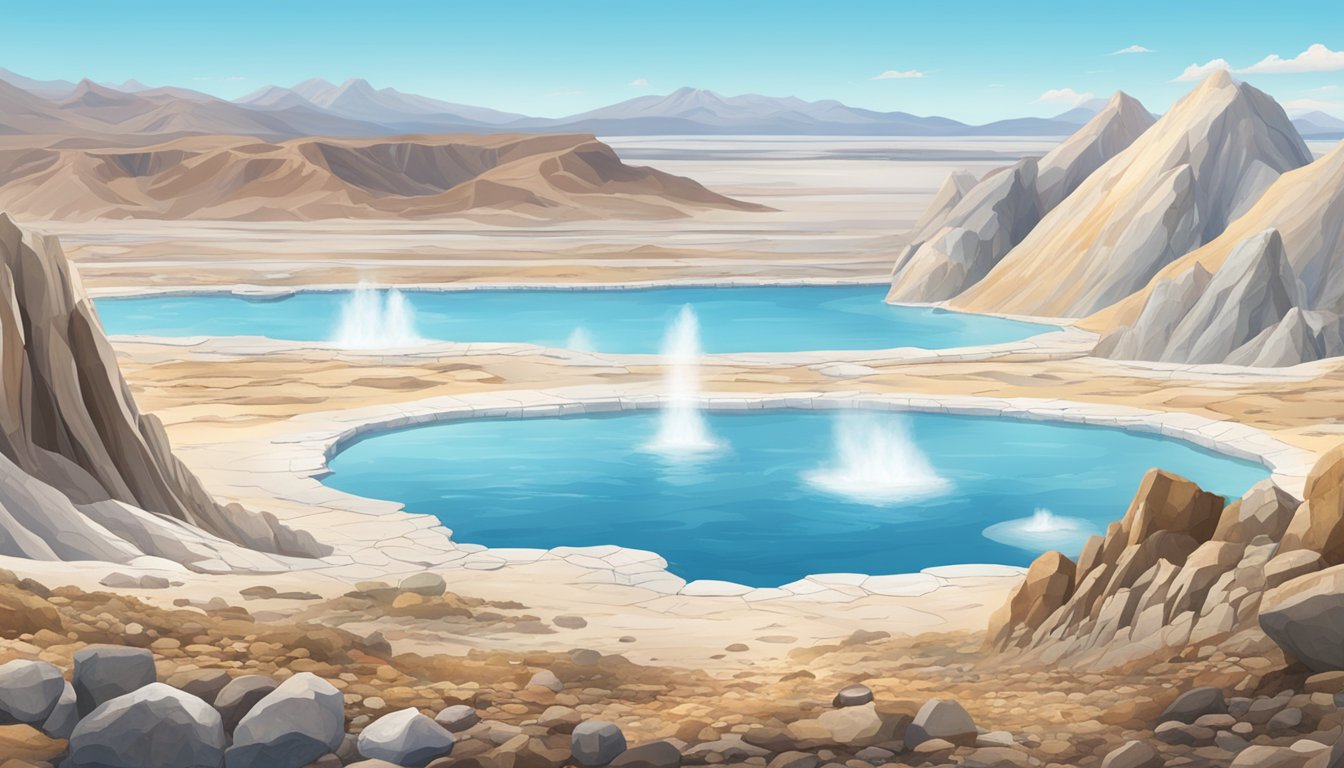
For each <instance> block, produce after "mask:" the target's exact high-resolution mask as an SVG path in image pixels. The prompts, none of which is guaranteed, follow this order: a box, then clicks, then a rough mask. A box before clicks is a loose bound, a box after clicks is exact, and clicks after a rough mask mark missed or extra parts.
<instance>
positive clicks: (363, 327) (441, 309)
mask: <svg viewBox="0 0 1344 768" xmlns="http://www.w3.org/2000/svg"><path fill="white" fill-rule="evenodd" d="M884 292H885V287H883V286H871V285H868V286H785V287H780V286H764V287H742V288H737V287H732V288H655V289H647V290H642V289H641V290H579V291H557V290H477V291H448V292H445V291H399V292H387V291H359V292H352V291H337V292H301V293H297V294H293V295H290V296H288V297H285V298H281V299H265V300H258V299H249V298H245V297H239V296H232V295H209V294H203V295H189V296H144V297H129V298H105V299H99V300H98V301H97V308H98V314H99V316H100V317H101V318H102V321H103V326H104V328H105V329H106V330H107V332H108V333H111V334H140V335H151V336H179V337H180V336H266V337H270V338H274V339H287V340H294V341H333V342H336V343H338V344H341V345H342V346H347V347H351V348H361V349H378V348H388V347H400V346H413V345H415V344H418V343H423V342H424V341H426V340H429V341H458V342H527V343H532V344H541V345H544V346H548V347H568V348H572V349H584V350H590V351H599V352H614V353H646V352H647V353H651V352H656V351H658V346H659V342H660V340H661V338H662V336H663V333H664V331H665V330H666V328H667V326H668V324H669V323H670V322H672V320H673V319H674V318H675V317H676V315H677V313H678V312H679V311H680V309H681V307H683V306H685V305H688V304H689V305H691V306H693V307H694V308H695V311H696V313H697V314H698V315H699V318H700V330H701V342H702V345H703V348H704V351H705V352H709V353H717V352H796V351H802V350H839V349H885V348H889V347H921V348H925V349H947V348H951V347H961V346H968V345H980V344H998V343H1002V342H1009V341H1017V340H1020V339H1024V338H1027V337H1029V336H1034V335H1036V334H1039V333H1044V332H1046V331H1051V330H1054V329H1055V328H1054V326H1049V325H1040V324H1035V323H1026V322H1019V321H1016V320H1007V319H1002V318H996V317H985V316H981V315H969V314H962V313H955V312H947V311H944V310H939V309H929V308H919V307H896V306H891V305H888V304H884V303H883V302H882V297H883V295H884Z"/></svg>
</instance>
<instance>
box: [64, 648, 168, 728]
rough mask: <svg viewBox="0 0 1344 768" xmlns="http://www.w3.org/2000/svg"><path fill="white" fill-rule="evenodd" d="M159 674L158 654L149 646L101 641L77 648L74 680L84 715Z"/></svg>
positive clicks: (80, 712)
mask: <svg viewBox="0 0 1344 768" xmlns="http://www.w3.org/2000/svg"><path fill="white" fill-rule="evenodd" d="M157 678H158V672H157V671H156V670H155V669H154V654H153V653H150V652H149V651H148V650H146V649H144V648H129V647H126V646H120V645H99V646H89V647H87V648H81V649H79V650H78V651H76V652H75V671H74V675H73V676H72V679H71V683H72V684H73V685H74V687H75V697H76V699H77V700H78V706H79V714H80V716H81V717H82V716H85V715H87V714H89V713H90V712H92V711H93V710H94V709H96V708H97V707H98V706H99V705H101V704H103V703H104V702H107V701H111V700H112V699H115V698H117V697H118V696H123V695H125V694H128V693H130V692H132V691H135V690H138V689H140V688H143V687H145V686H147V685H149V684H150V683H152V682H154V681H155V680H156V679H157Z"/></svg>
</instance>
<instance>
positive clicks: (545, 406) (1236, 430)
mask: <svg viewBox="0 0 1344 768" xmlns="http://www.w3.org/2000/svg"><path fill="white" fill-rule="evenodd" d="M601 389H602V388H595V387H583V386H579V387H568V388H561V389H556V390H549V391H548V390H527V391H514V392H508V393H477V394H464V395H455V396H444V397H437V398H430V399H428V400H423V401H419V402H415V403H408V404H401V405H386V406H372V407H368V408H363V409H356V410H354V411H342V412H334V413H333V412H325V413H313V414H308V415H306V416H302V417H296V418H295V419H292V420H291V424H292V426H293V427H294V428H293V429H289V430H285V431H281V432H279V433H278V434H274V435H272V436H271V437H270V438H269V439H268V440H267V441H266V442H265V443H264V444H262V445H258V444H257V443H256V442H255V441H247V442H244V443H242V444H240V445H235V446H216V447H215V448H214V449H213V450H212V449H211V448H209V447H194V448H192V449H191V453H192V454H193V460H195V461H202V460H204V461H211V462H212V463H213V464H214V465H215V466H220V467H230V469H225V470H220V471H218V472H216V475H217V476H219V475H221V474H222V475H224V476H226V477H227V476H230V475H232V474H233V473H241V474H240V475H238V476H237V477H236V478H235V479H234V480H232V481H231V482H229V481H226V486H231V487H223V488H220V487H217V488H216V489H215V491H216V492H217V493H219V494H221V495H223V496H225V497H231V496H233V495H234V494H235V493H236V492H237V491H239V490H241V489H243V488H246V489H248V490H249V491H251V492H261V493H262V494H263V495H264V496H268V497H272V498H277V499H284V500H286V501H288V502H292V503H295V504H298V505H299V507H300V508H305V507H306V508H308V509H309V510H310V511H311V509H312V508H314V507H322V508H325V509H327V510H329V511H330V513H332V514H337V515H345V516H350V515H354V516H356V517H355V518H354V520H357V521H359V526H358V527H359V528H361V529H366V530H367V533H366V535H365V536H364V537H354V538H353V539H348V540H346V541H345V542H331V541H330V540H328V543H336V544H338V548H337V554H336V555H335V556H333V557H330V558H327V559H326V563H327V567H322V566H318V567H317V568H316V569H315V570H317V571H326V572H328V573H329V575H332V576H333V577H335V578H338V579H342V574H348V578H349V579H351V580H358V579H359V578H362V577H365V576H367V575H368V574H367V573H366V572H365V571H364V569H363V568H354V569H353V571H352V570H351V569H350V568H349V566H352V565H354V563H356V562H358V561H360V560H361V559H364V558H360V557H358V556H357V554H358V553H359V552H360V551H361V550H366V549H372V550H377V551H379V552H381V554H383V555H384V556H386V557H387V558H388V566H389V567H387V568H386V569H385V570H386V572H387V573H388V574H389V575H391V574H394V573H396V572H397V571H396V568H395V567H393V566H394V563H396V562H398V561H400V562H401V563H402V564H403V566H404V567H406V568H407V571H406V572H410V571H411V570H419V569H422V568H423V566H424V565H425V564H428V563H431V562H432V563H433V565H432V568H433V569H436V570H437V569H450V570H453V569H468V570H499V569H503V568H507V567H510V566H517V565H525V564H531V563H537V562H540V561H544V560H550V559H560V560H566V561H568V562H570V563H571V564H576V563H581V566H582V568H583V570H585V571H588V572H589V573H587V574H585V575H583V578H584V579H598V580H599V581H602V582H605V583H612V584H625V585H627V586H638V587H642V588H644V589H647V590H650V591H652V592H654V593H657V594H660V595H664V596H673V595H675V596H678V597H702V596H704V597H739V598H741V599H743V600H744V601H746V602H754V601H757V600H770V599H776V598H783V597H802V596H810V597H814V598H815V597H817V596H818V594H819V593H823V592H827V591H834V592H838V593H839V594H836V595H834V596H833V597H836V598H840V597H841V596H842V595H844V596H847V597H854V596H862V595H864V594H867V595H891V594H901V595H905V596H909V595H910V594H911V593H910V592H909V590H911V589H914V590H916V591H919V590H925V588H930V589H929V590H928V591H931V589H936V588H937V585H934V584H933V583H932V582H931V581H930V580H929V579H928V578H925V577H922V576H921V574H924V571H921V572H919V573H916V574H911V573H891V574H809V575H807V576H804V577H802V578H800V579H798V580H795V581H794V582H790V583H789V584H784V585H781V586H779V587H750V586H747V585H741V584H735V583H732V582H723V581H713V580H699V581H696V580H693V581H689V582H687V581H685V580H683V579H681V578H680V577H678V576H676V575H675V574H672V573H671V572H669V571H667V570H666V565H667V564H666V561H665V560H664V559H663V558H662V557H661V556H659V555H657V554H656V553H654V552H647V551H644V550H635V549H627V548H623V547H619V546H616V545H610V546H605V547H577V548H576V547H556V548H552V549H535V548H528V549H522V548H492V547H486V546H483V545H476V544H466V543H458V542H456V541H454V540H453V539H452V531H451V529H450V528H448V527H447V526H446V525H445V524H444V523H442V522H441V521H440V520H439V519H438V518H437V517H434V516H433V515H424V514H416V513H410V512H406V511H405V510H404V508H403V506H402V505H401V504H400V503H398V502H394V501H383V500H376V499H368V498H365V497H361V496H356V495H353V494H348V493H345V492H342V491H339V490H336V489H334V488H330V487H328V486H326V485H324V484H323V483H322V482H321V478H322V477H324V476H325V475H326V474H327V473H328V471H329V470H328V468H327V463H328V461H329V459H330V458H331V457H332V456H334V455H335V454H337V453H338V452H339V451H340V450H342V449H343V448H344V447H346V446H348V445H350V444H351V443H352V442H354V441H357V440H360V439H363V438H366V437H368V436H370V435H373V434H377V433H385V432H389V431H395V430H398V429H403V428H407V427H414V426H423V425H427V424H434V423H441V422H449V421H456V420H464V419H471V418H544V417H548V416H563V415H581V414H599V413H607V414H609V413H619V412H623V411H634V410H648V409H656V408H659V407H661V405H662V404H663V403H664V401H665V398H664V397H662V396H660V395H657V394H653V393H648V394H629V393H620V392H612V391H607V392H605V393H604V392H601V391H600V390H601ZM702 403H703V404H704V407H706V408H707V409H708V410H732V411H751V410H764V409H781V408H793V409H799V410H841V409H854V408H869V409H873V410H883V411H897V412H927V413H949V414H960V415H971V416H983V417H990V418H1020V419H1027V420H1036V421H1054V422H1060V423H1072V424H1083V425H1090V426H1096V427H1098V428H1112V429H1122V430H1126V431H1132V432H1138V433H1144V434H1149V435H1157V436H1160V437H1165V438H1168V439H1176V440H1182V441H1184V442H1187V443H1190V444H1192V445H1195V446H1197V447H1200V448H1203V449H1205V450H1210V451H1214V452H1217V453H1220V454H1222V455H1225V456H1228V457H1231V458H1236V459H1241V460H1249V461H1255V462H1258V463H1260V464H1261V465H1262V466H1265V467H1266V468H1267V469H1269V470H1270V472H1271V477H1272V479H1273V480H1274V481H1275V483H1276V484H1278V485H1280V487H1282V488H1283V489H1284V490H1285V491H1287V492H1289V493H1291V494H1293V495H1294V496H1299V497H1300V496H1301V494H1302V492H1303V485H1304V483H1305V477H1306V473H1307V472H1308V471H1309V470H1310V467H1311V465H1312V463H1313V462H1314V460H1315V457H1314V455H1313V454H1311V453H1310V452H1309V451H1306V450H1303V449H1299V448H1296V447H1293V446H1290V445H1288V444H1286V443H1284V442H1282V441H1280V440H1278V439H1277V438H1274V437H1271V436H1270V435H1268V434H1266V433H1264V432H1262V431H1260V430H1258V429H1255V428H1253V427H1249V426H1245V425H1241V424H1232V423H1228V422H1219V421H1215V420H1212V419H1207V418H1204V417H1200V416H1194V415H1191V414H1172V413H1161V412H1156V411H1146V410H1144V409H1139V408H1133V407H1128V406H1102V405H1094V404H1087V403H1077V402H1070V401H1066V400H1049V399H1028V398H1005V399H999V398H990V397H970V396H958V397H952V396H945V397H941V398H935V397H929V396H926V395H900V394H884V395H872V394H860V393H853V392H851V393H818V392H810V393H809V392H796V393H789V394H769V395H766V394H757V395H752V394H748V393H733V394H731V395H724V394H718V395H716V394H706V395H704V396H703V397H702ZM258 449H260V450H258ZM243 454H250V455H253V456H256V455H260V456H262V457H263V459H262V461H261V465H254V466H248V465H247V463H246V461H244V463H243V464H242V465H241V466H239V465H237V461H238V459H239V457H240V456H242V455H243ZM266 464H269V465H271V466H272V469H271V470H270V471H267V470H266V469H265V467H264V465H266ZM276 465H278V466H281V467H283V468H284V469H283V470H281V471H276V470H275V469H274V466H276ZM216 485H218V483H216ZM282 519H287V517H286V516H282ZM288 521H289V522H291V523H296V524H298V525H300V526H303V525H304V522H303V520H301V519H289V520H288ZM404 524H412V525H413V526H414V527H415V529H416V536H415V542H414V544H413V543H412V542H411V541H409V540H405V539H402V540H400V541H398V543H397V544H396V545H395V547H392V546H389V545H387V544H386V543H384V539H383V537H384V536H385V535H386V531H385V530H384V529H385V528H388V527H392V528H395V527H396V526H397V525H404ZM311 530H314V532H315V533H316V534H318V535H320V534H321V533H322V530H325V527H324V528H323V529H321V530H319V529H318V528H311ZM422 548H423V549H422ZM435 561H437V562H435ZM412 566H414V567H412ZM946 568H950V569H953V571H954V572H955V571H956V569H970V572H972V573H974V574H975V575H978V576H988V575H991V573H990V572H993V573H994V574H996V575H1000V576H1008V575H1010V572H1011V574H1012V575H1013V576H1014V577H1015V576H1016V575H1017V574H1020V573H1021V572H1022V569H1021V568H1020V567H1017V566H1002V565H995V564H969V563H968V564H958V565H953V566H946ZM926 570H928V569H926ZM601 571H606V574H605V575H602V574H600V573H599V572H601ZM343 580H344V579H343ZM925 593H926V592H924V591H919V594H925Z"/></svg>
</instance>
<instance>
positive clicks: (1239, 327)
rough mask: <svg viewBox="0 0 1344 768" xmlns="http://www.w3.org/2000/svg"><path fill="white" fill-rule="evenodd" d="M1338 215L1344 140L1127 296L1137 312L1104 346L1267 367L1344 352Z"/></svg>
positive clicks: (1343, 251) (1119, 353)
mask: <svg viewBox="0 0 1344 768" xmlns="http://www.w3.org/2000/svg"><path fill="white" fill-rule="evenodd" d="M1341 222H1344V145H1342V146H1341V147H1338V148H1336V149H1335V150H1333V151H1331V152H1330V153H1329V154H1327V155H1326V156H1324V157H1322V158H1321V159H1319V160H1317V161H1316V162H1314V163H1312V164H1311V165H1309V166H1307V167H1305V168H1302V169H1299V170H1297V171H1294V172H1291V173H1286V174H1284V175H1283V176H1282V177H1280V178H1279V180H1278V181H1276V182H1275V183H1274V184H1273V185H1272V186H1271V187H1270V188H1269V189H1267V190H1266V191H1265V193H1264V195H1262V196H1261V198H1260V200H1258V201H1257V202H1256V204H1255V205H1254V206H1253V207H1252V208H1251V210H1250V211H1248V212H1247V213H1246V214H1245V215H1244V216H1242V217H1241V218H1239V219H1237V220H1236V221H1235V222H1234V223H1233V224H1232V225H1231V226H1229V227H1228V229H1227V231H1225V232H1224V233H1223V234H1222V235H1221V236H1220V237H1218V238H1217V239H1216V240H1214V241H1213V242H1210V243H1209V244H1208V245H1206V246H1204V247H1202V248H1200V249H1198V250H1196V251H1194V252H1192V253H1190V254H1189V255H1188V256H1186V257H1184V258H1182V259H1181V260H1180V261H1178V262H1176V263H1174V264H1172V265H1171V267H1169V268H1168V269H1166V270H1164V271H1163V272H1162V274H1160V275H1159V276H1158V277H1157V278H1155V279H1154V281H1153V282H1152V283H1151V284H1150V285H1149V286H1147V288H1146V289H1145V290H1144V291H1142V292H1140V293H1139V294H1138V295H1136V296H1135V297H1133V298H1132V299H1130V300H1127V301H1126V302H1124V304H1122V305H1121V309H1120V310H1119V311H1118V312H1117V313H1116V314H1117V315H1118V316H1120V317H1121V318H1124V317H1135V319H1134V320H1133V321H1132V322H1130V321H1127V320H1123V319H1122V320H1120V322H1119V323H1115V324H1113V327H1112V330H1111V331H1110V332H1109V333H1108V334H1107V336H1106V338H1105V339H1104V340H1103V342H1102V343H1101V345H1100V346H1099V347H1098V354H1100V355H1103V356H1106V357H1113V358H1120V359H1132V360H1161V361H1168V362H1181V363H1187V362H1189V363H1195V362H1227V363H1232V364H1236V365H1253V366H1261V367H1276V366H1285V365H1296V364H1298V363H1303V362H1309V361H1312V360H1318V359H1321V358H1324V357H1333V356H1337V355H1341V354H1344V319H1342V316H1344V225H1342V224H1341ZM1270 233H1273V234H1272V235H1271V234H1270ZM1210 270H1213V271H1215V272H1216V274H1215V275H1213V276H1210V275H1209V271H1210ZM1211 283H1217V285H1216V286H1214V285H1210V284H1211ZM1140 303H1141V306H1142V309H1141V310H1139V311H1138V313H1137V315H1136V313H1135V311H1134V308H1135V307H1137V306H1140ZM1178 327H1179V328H1180V330H1181V333H1182V338H1181V339H1179V340H1177V339H1173V338H1172V336H1173V334H1175V333H1176V331H1177V329H1178ZM1200 338H1202V339H1203V341H1201V342H1198V343H1196V341H1195V340H1197V339H1200ZM1237 342H1239V343H1237ZM1233 343H1237V344H1236V346H1233ZM1229 346H1233V348H1231V349H1227V348H1228V347H1229ZM1224 350H1226V351H1225V352H1224Z"/></svg>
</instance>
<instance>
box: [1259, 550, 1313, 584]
mask: <svg viewBox="0 0 1344 768" xmlns="http://www.w3.org/2000/svg"><path fill="white" fill-rule="evenodd" d="M1324 567H1325V558H1323V557H1321V553H1320V552H1312V551H1311V550H1309V549H1294V550H1292V551H1291V552H1280V553H1279V554H1277V555H1275V556H1274V557H1272V558H1270V559H1269V562H1267V563H1265V570H1264V573H1265V589H1266V590H1269V589H1273V588H1275V587H1277V586H1279V585H1280V584H1286V583H1288V582H1290V581H1292V580H1293V579H1296V578H1297V577H1298V576H1305V575H1307V574H1308V573H1315V572H1316V571H1319V570H1321V569H1322V568H1324Z"/></svg>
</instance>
